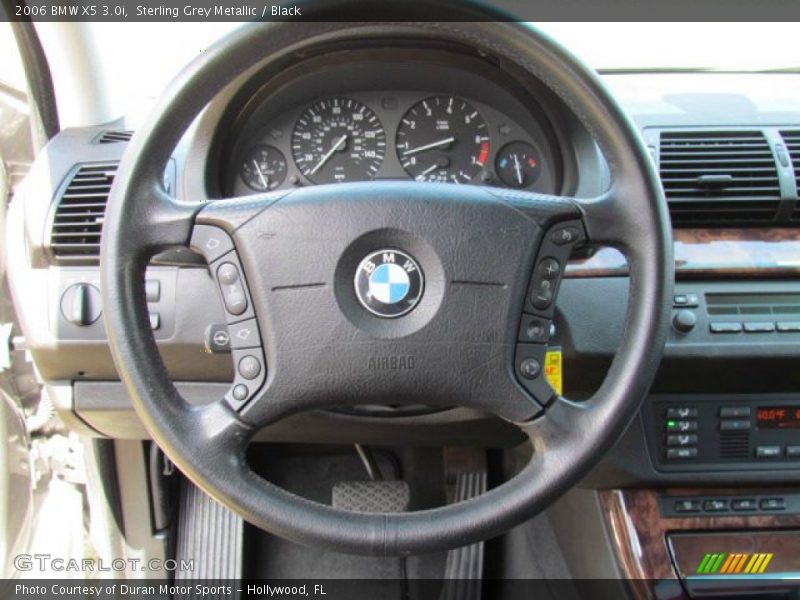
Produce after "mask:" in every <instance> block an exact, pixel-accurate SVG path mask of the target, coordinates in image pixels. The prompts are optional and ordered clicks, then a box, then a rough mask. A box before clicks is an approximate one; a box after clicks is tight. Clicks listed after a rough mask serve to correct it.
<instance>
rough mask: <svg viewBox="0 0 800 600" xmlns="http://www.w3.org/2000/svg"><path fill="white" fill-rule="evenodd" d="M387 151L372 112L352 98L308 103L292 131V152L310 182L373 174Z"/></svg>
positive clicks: (341, 179) (338, 180)
mask: <svg viewBox="0 0 800 600" xmlns="http://www.w3.org/2000/svg"><path fill="white" fill-rule="evenodd" d="M385 155H386V134H385V133H384V130H383V125H381V122H380V120H379V119H378V117H377V116H375V113H374V112H372V111H371V110H370V109H369V108H367V107H366V106H364V105H363V104H362V103H361V102H358V101H356V100H352V99H351V98H329V99H325V100H320V101H319V102H316V103H315V104H312V105H311V106H309V107H308V108H307V109H306V110H305V111H303V114H301V115H300V117H299V118H298V119H297V123H295V126H294V131H293V132H292V156H293V157H294V161H295V163H297V168H298V169H300V172H301V173H302V174H303V175H305V176H306V177H307V178H308V179H309V180H310V181H312V182H313V183H336V182H341V181H359V180H364V179H371V178H373V177H374V176H375V175H376V174H377V172H378V169H379V168H380V166H381V164H382V163H383V157H384V156H385Z"/></svg>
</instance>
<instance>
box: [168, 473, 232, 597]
mask: <svg viewBox="0 0 800 600" xmlns="http://www.w3.org/2000/svg"><path fill="white" fill-rule="evenodd" d="M243 536H244V521H242V519H241V518H240V517H239V516H238V515H236V514H235V513H233V512H231V511H230V510H228V509H227V508H225V507H224V506H222V505H221V504H219V503H218V502H217V501H216V500H214V499H212V498H211V497H210V496H209V495H207V494H206V493H205V492H204V491H202V490H201V489H200V488H198V487H197V486H196V485H194V484H193V483H192V482H190V481H188V480H183V482H182V485H181V501H180V514H179V516H178V537H177V544H176V548H175V558H176V562H177V566H178V570H176V571H175V581H176V583H179V582H181V581H189V580H216V581H230V580H232V579H241V577H242V574H243V573H242V551H243V547H242V545H243ZM182 561H192V563H191V564H192V566H193V569H192V570H191V571H181V570H180V567H181V565H182V564H186V563H183V562H182ZM226 597H228V598H229V597H230V596H226ZM176 600H177V599H176Z"/></svg>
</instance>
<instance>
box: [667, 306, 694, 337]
mask: <svg viewBox="0 0 800 600" xmlns="http://www.w3.org/2000/svg"><path fill="white" fill-rule="evenodd" d="M695 325H697V317H696V316H695V314H694V312H692V311H691V310H679V311H678V312H676V313H675V316H673V317H672V328H673V329H674V330H675V331H677V332H678V333H689V332H690V331H691V330H692V329H694V326H695Z"/></svg>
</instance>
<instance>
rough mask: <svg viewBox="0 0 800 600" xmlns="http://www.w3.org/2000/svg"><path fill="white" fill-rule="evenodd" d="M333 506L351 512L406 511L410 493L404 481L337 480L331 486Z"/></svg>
mask: <svg viewBox="0 0 800 600" xmlns="http://www.w3.org/2000/svg"><path fill="white" fill-rule="evenodd" d="M332 497H333V498H332V499H333V506H334V508H340V509H342V510H349V511H352V512H368V513H383V512H386V513H393V512H406V511H407V510H408V506H409V503H410V501H411V493H410V491H409V489H408V484H407V483H406V482H405V481H339V482H337V483H336V484H334V486H333V492H332Z"/></svg>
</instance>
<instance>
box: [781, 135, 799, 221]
mask: <svg viewBox="0 0 800 600" xmlns="http://www.w3.org/2000/svg"><path fill="white" fill-rule="evenodd" d="M781 137H783V142H784V144H786V150H788V152H789V156H790V157H791V159H792V165H794V177H795V181H796V182H797V190H798V195H800V130H797V131H781ZM792 221H798V222H800V202H799V203H798V205H797V206H795V209H794V211H793V212H792Z"/></svg>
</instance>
